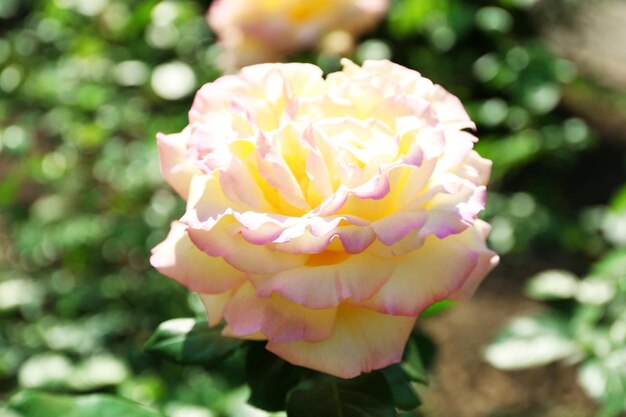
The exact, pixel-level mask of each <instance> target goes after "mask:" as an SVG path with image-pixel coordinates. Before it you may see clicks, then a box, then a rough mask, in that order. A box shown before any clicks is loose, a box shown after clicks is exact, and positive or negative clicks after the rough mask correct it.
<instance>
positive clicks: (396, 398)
mask: <svg viewBox="0 0 626 417" xmlns="http://www.w3.org/2000/svg"><path fill="white" fill-rule="evenodd" d="M382 373H383V375H384V376H385V378H387V382H388V383H389V387H390V388H391V394H392V396H393V402H394V403H395V405H396V407H398V408H399V409H400V410H406V411H410V410H414V409H416V408H417V407H419V406H420V404H421V403H422V402H421V401H420V398H419V396H418V395H417V392H416V391H415V388H414V387H413V385H412V384H411V379H410V377H409V376H408V375H407V374H406V372H405V371H404V370H403V369H402V367H401V366H400V365H398V364H396V365H391V366H388V367H386V368H385V369H383V370H382Z"/></svg>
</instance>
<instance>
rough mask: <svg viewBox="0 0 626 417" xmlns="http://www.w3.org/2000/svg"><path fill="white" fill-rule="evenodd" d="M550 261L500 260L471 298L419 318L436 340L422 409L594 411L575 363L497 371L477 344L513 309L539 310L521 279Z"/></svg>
mask: <svg viewBox="0 0 626 417" xmlns="http://www.w3.org/2000/svg"><path fill="white" fill-rule="evenodd" d="M556 266H558V265H555V263H554V262H552V263H546V264H545V265H541V264H540V265H536V266H535V267H534V268H532V269H533V270H530V269H529V268H527V267H521V268H515V267H513V266H511V265H508V266H507V265H501V266H500V267H498V268H497V269H496V271H494V273H493V274H492V275H490V276H489V277H488V278H487V279H486V281H485V282H484V283H483V286H482V287H481V288H480V289H479V291H478V293H477V294H476V296H475V297H474V300H473V301H472V302H470V303H463V304H459V305H457V307H456V308H453V309H451V310H449V311H447V312H445V313H442V314H441V315H439V316H436V317H432V318H428V319H425V320H423V321H422V329H424V331H425V332H426V333H427V334H428V335H429V336H431V337H432V338H433V339H434V341H435V342H436V344H437V346H438V353H437V359H436V362H435V368H434V372H433V374H434V375H433V379H432V381H431V384H430V387H429V388H428V389H426V390H424V391H423V392H422V394H423V395H422V397H423V400H424V410H423V411H424V414H425V415H427V416H433V417H435V416H436V417H590V416H592V415H593V414H594V411H596V410H597V409H596V407H595V405H594V403H593V402H592V401H591V400H589V399H588V398H587V397H586V396H585V394H584V393H583V392H582V390H581V389H580V388H579V387H578V385H577V383H576V367H575V366H563V365H560V364H553V365H549V366H545V367H541V368H536V369H530V370H524V371H515V372H502V371H499V370H497V369H494V368H492V367H491V366H490V365H489V364H487V363H486V362H484V361H483V360H482V358H481V350H482V349H483V348H484V346H485V345H486V344H487V343H488V342H489V341H490V340H491V338H492V337H493V336H494V335H495V333H496V332H497V331H498V330H499V329H500V328H501V327H502V326H503V325H504V324H505V323H506V322H507V321H508V320H510V319H511V318H512V317H514V316H515V315H517V314H524V313H530V312H535V311H540V310H541V308H542V306H541V304H539V303H536V302H533V301H531V300H528V299H527V298H525V297H524V295H523V293H522V288H521V287H522V282H523V279H524V278H526V277H528V276H530V275H532V274H533V273H534V272H538V271H540V270H544V269H547V268H554V267H556Z"/></svg>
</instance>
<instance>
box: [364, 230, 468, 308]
mask: <svg viewBox="0 0 626 417" xmlns="http://www.w3.org/2000/svg"><path fill="white" fill-rule="evenodd" d="M478 258H479V254H478V253H477V252H475V251H473V250H472V249H471V248H468V247H467V246H466V245H465V244H464V242H463V241H462V240H461V239H459V238H457V237H456V236H448V237H447V238H445V239H438V238H436V237H435V236H431V237H429V238H427V239H426V242H424V246H422V247H421V248H419V250H416V251H414V252H411V253H409V254H407V255H404V256H402V257H400V259H399V260H398V265H397V266H396V269H395V272H394V274H393V275H392V276H391V278H390V279H389V280H388V281H387V283H386V284H385V285H384V286H383V287H382V288H381V289H380V291H378V292H377V293H376V295H374V296H373V297H372V298H371V299H369V300H367V301H364V302H362V303H354V304H355V305H359V306H363V307H367V308H371V309H374V310H376V311H379V312H381V313H386V314H394V315H403V316H417V315H418V314H419V313H420V312H421V311H422V310H423V309H424V308H426V307H428V306H429V305H431V304H434V303H435V302H437V301H441V300H443V299H445V298H447V297H448V296H449V295H450V294H451V293H454V292H456V291H457V290H458V289H459V288H461V287H462V286H463V284H464V282H465V281H466V280H467V279H468V277H469V276H470V274H472V272H473V271H474V269H475V268H476V266H477V264H478Z"/></svg>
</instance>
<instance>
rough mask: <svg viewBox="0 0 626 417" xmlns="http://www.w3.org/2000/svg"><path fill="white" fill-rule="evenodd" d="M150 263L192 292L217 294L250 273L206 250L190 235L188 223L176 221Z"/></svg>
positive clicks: (154, 251) (231, 286) (236, 283)
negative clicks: (195, 244) (207, 252)
mask: <svg viewBox="0 0 626 417" xmlns="http://www.w3.org/2000/svg"><path fill="white" fill-rule="evenodd" d="M150 263H151V264H152V266H153V267H155V268H156V269H158V270H159V272H161V273H162V274H163V275H167V276H168V277H170V278H174V279H175V280H176V281H178V282H180V283H181V284H183V285H184V286H186V287H188V288H189V289H190V290H192V291H196V292H201V293H207V294H216V293H221V292H224V291H226V290H229V289H231V288H233V287H236V286H238V285H240V284H241V283H242V282H243V281H245V279H246V275H245V274H244V273H243V272H241V271H239V270H237V269H235V268H233V267H232V266H230V265H228V264H227V263H226V262H224V260H223V259H221V258H215V257H211V256H208V255H206V254H205V253H202V252H201V251H200V250H199V249H197V248H196V247H195V246H194V245H193V243H191V240H189V236H188V235H187V226H185V225H184V224H182V223H180V222H173V223H172V227H171V229H170V232H169V234H168V235H167V238H166V239H165V240H164V241H163V242H161V243H160V244H159V245H158V246H156V247H155V248H154V249H152V257H151V258H150Z"/></svg>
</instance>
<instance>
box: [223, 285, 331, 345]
mask: <svg viewBox="0 0 626 417" xmlns="http://www.w3.org/2000/svg"><path fill="white" fill-rule="evenodd" d="M336 311H337V309H335V308H327V309H323V310H313V309H310V308H307V307H303V306H301V305H298V304H296V303H292V302H291V301H288V300H286V299H284V298H282V297H280V296H279V295H277V294H273V295H271V296H270V297H269V298H261V297H258V296H257V294H256V291H255V289H254V287H253V286H252V285H251V284H249V283H246V284H244V285H242V286H241V287H240V288H239V289H238V290H237V291H236V292H235V294H234V295H233V296H232V297H231V298H230V300H228V302H227V304H226V308H225V309H224V319H225V320H226V322H227V323H228V326H229V329H230V331H232V334H233V335H234V336H237V337H239V336H247V335H251V334H254V333H257V332H261V333H263V334H264V335H265V336H266V337H267V338H268V339H269V340H273V341H278V342H291V341H294V340H299V339H302V340H305V341H308V342H318V341H320V340H324V339H326V338H328V337H329V336H330V335H331V334H332V332H333V325H334V321H335V314H336Z"/></svg>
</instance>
